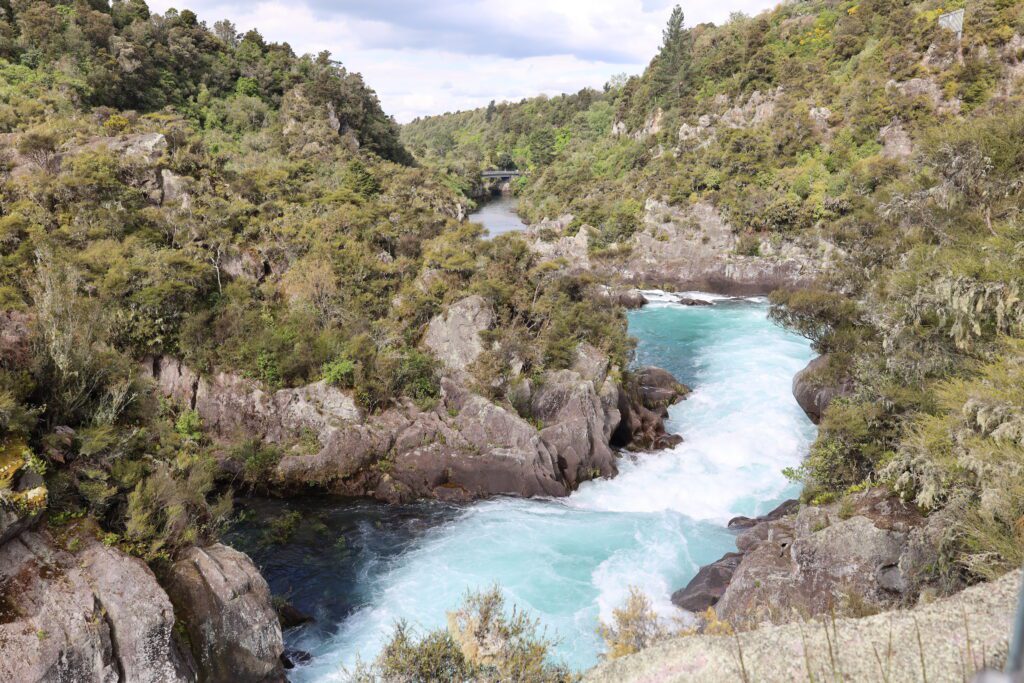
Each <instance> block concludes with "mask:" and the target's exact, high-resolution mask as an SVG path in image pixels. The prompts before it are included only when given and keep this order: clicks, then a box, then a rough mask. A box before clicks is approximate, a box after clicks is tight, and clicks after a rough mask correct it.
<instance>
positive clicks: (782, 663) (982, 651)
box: [583, 572, 1021, 683]
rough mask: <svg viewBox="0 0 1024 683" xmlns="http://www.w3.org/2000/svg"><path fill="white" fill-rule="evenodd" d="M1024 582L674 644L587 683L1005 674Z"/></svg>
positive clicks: (1016, 576) (601, 670)
mask: <svg viewBox="0 0 1024 683" xmlns="http://www.w3.org/2000/svg"><path fill="white" fill-rule="evenodd" d="M1020 580H1021V574H1020V572H1012V573H1010V574H1008V575H1006V576H1004V577H1003V578H1001V579H999V580H997V581H994V582H992V583H988V584H984V585H981V586H975V587H973V588H968V589H967V590H965V591H963V592H961V593H959V594H957V595H955V596H953V597H951V598H947V599H944V600H938V601H936V602H933V603H930V604H925V605H920V606H918V607H915V608H913V609H907V610H895V611H891V612H885V613H883V614H877V615H874V616H868V617H862V618H852V617H846V618H844V617H837V618H835V619H832V618H831V617H829V618H826V619H821V620H812V621H802V620H798V621H795V622H792V623H788V624H785V625H780V626H763V627H761V628H758V629H755V630H751V631H746V632H741V633H739V634H737V635H725V636H721V635H719V636H712V635H696V636H690V637H683V638H675V639H672V640H669V641H666V642H664V643H661V644H658V645H655V646H653V647H651V648H649V649H646V650H643V651H641V652H639V653H638V654H635V655H630V656H627V657H622V658H620V659H616V660H612V661H609V662H606V663H604V664H601V665H599V666H598V667H597V668H595V669H594V670H592V671H590V672H589V673H587V675H586V676H584V679H583V680H584V681H586V682H587V683H613V682H614V683H630V682H633V681H658V682H659V683H674V682H680V683H682V682H683V681H685V682H686V683H700V682H702V681H707V682H708V683H711V682H714V683H717V682H718V681H729V680H735V681H759V682H760V681H763V682H764V683H783V682H787V681H802V680H847V681H880V682H882V681H931V682H932V683H936V682H947V681H948V682H949V683H953V682H954V681H955V682H960V681H963V680H965V679H967V678H969V677H970V676H971V674H972V672H974V671H976V670H978V669H982V668H986V667H987V668H992V669H999V668H1001V666H1002V664H1003V662H1004V661H1005V659H1006V653H1007V650H1008V647H1009V643H1008V638H1009V633H1010V626H1011V620H1012V615H1013V613H1014V606H1015V605H1016V601H1017V592H1018V587H1019V585H1020Z"/></svg>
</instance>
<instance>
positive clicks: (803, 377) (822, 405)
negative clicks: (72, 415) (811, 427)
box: [793, 353, 853, 424]
mask: <svg viewBox="0 0 1024 683" xmlns="http://www.w3.org/2000/svg"><path fill="white" fill-rule="evenodd" d="M852 392H853V384H852V382H851V381H850V380H849V379H846V378H840V379H836V378H834V377H832V373H831V372H830V369H829V355H828V354H827V353H826V354H823V355H821V356H818V357H817V358H815V359H814V360H812V361H811V362H810V363H808V364H807V367H805V368H804V369H803V370H801V371H800V372H798V373H796V375H795V376H794V377H793V396H794V397H795V398H796V402H797V403H799V404H800V407H801V408H803V411H804V412H805V413H806V414H807V417H809V418H811V421H812V422H813V423H814V424H818V423H819V422H821V418H822V416H823V415H824V414H825V411H826V410H827V409H828V407H829V405H830V404H831V403H832V401H834V400H835V399H836V398H839V397H842V396H848V395H849V394H851V393H852Z"/></svg>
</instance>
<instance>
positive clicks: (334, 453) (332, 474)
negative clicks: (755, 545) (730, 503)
mask: <svg viewBox="0 0 1024 683" xmlns="http://www.w3.org/2000/svg"><path fill="white" fill-rule="evenodd" d="M473 299H474V297H471V298H470V299H467V300H463V301H461V302H458V303H456V304H455V305H453V306H452V307H451V308H450V309H449V311H447V312H446V313H444V314H442V315H440V316H438V317H437V318H435V320H434V321H433V322H432V323H431V325H430V327H429V331H428V334H427V337H426V343H427V344H428V347H429V348H430V349H431V350H432V351H433V352H435V353H436V354H437V355H438V356H439V357H440V358H442V359H443V360H444V362H445V365H446V368H447V370H446V372H447V373H448V374H449V377H447V378H445V379H443V380H442V382H441V396H440V400H439V401H438V403H437V404H436V405H435V406H434V407H433V408H431V409H426V410H425V409H421V408H419V407H417V406H416V405H415V404H414V403H412V402H411V401H403V402H401V403H399V404H398V405H395V406H393V407H391V408H388V409H386V410H384V411H383V412H380V413H376V414H367V413H364V412H363V411H362V410H360V409H359V408H357V407H356V404H355V402H354V400H353V399H352V396H351V392H348V391H343V390H341V389H338V388H336V387H333V386H330V385H328V384H326V383H325V382H317V383H315V384H311V385H308V386H304V387H299V388H296V389H282V390H279V391H276V392H268V391H265V390H264V389H263V388H262V387H261V386H260V385H259V384H258V383H256V382H252V381H250V380H246V379H244V378H241V377H239V376H237V375H232V374H227V373H218V374H215V375H212V376H210V377H200V376H199V375H197V374H196V373H195V372H193V371H192V370H191V369H190V368H188V367H186V366H184V365H182V364H181V363H180V362H179V361H178V360H176V359H173V358H166V357H164V358H150V359H147V360H146V361H144V363H143V364H142V365H141V370H142V373H143V374H144V375H147V376H149V377H150V378H152V380H153V381H154V383H155V384H156V388H157V390H158V392H159V393H161V394H162V395H164V396H167V397H171V398H173V399H174V400H176V401H178V402H179V403H181V404H183V405H186V406H189V407H191V408H192V409H194V410H195V411H196V412H197V413H198V414H199V416H200V417H201V418H202V420H203V424H204V426H205V427H206V428H207V429H209V430H210V431H211V432H212V434H213V435H214V436H215V437H217V438H218V439H220V440H222V441H224V442H237V441H239V440H244V439H253V438H256V439H260V440H262V441H265V442H268V443H271V444H274V445H276V446H278V447H279V448H280V449H281V450H282V457H281V459H280V461H279V462H278V463H277V464H276V467H275V468H274V470H273V472H272V475H271V477H270V479H269V480H266V481H260V482H258V483H259V485H260V486H264V487H266V488H270V489H274V490H279V491H288V490H298V489H302V488H306V487H317V488H321V489H326V490H328V491H332V492H334V493H338V494H343V495H349V496H371V497H374V498H377V499H380V500H385V501H393V502H394V501H407V500H412V499H416V498H424V497H426V498H439V499H445V500H470V499H473V498H479V497H485V496H492V495H499V494H508V495H517V496H525V497H529V496H538V495H543V496H564V495H567V494H568V493H569V492H570V491H571V490H573V489H574V488H575V487H576V486H577V485H579V483H580V482H582V481H585V480H587V479H592V478H594V477H598V476H613V475H614V474H615V473H616V471H617V470H616V465H615V457H616V456H615V453H614V450H613V447H619V446H628V445H634V446H635V447H640V448H652V447H664V446H668V445H671V443H672V442H671V440H669V439H666V438H665V437H666V435H665V430H664V423H663V420H664V417H665V415H666V413H665V407H666V406H667V405H668V404H670V403H672V402H674V401H676V400H678V399H679V398H681V397H682V396H684V395H685V391H686V390H685V388H682V387H681V385H678V384H677V383H676V382H675V381H674V380H673V379H672V378H671V376H670V375H669V376H668V379H667V380H666V379H665V378H664V377H662V376H661V375H658V377H659V378H660V384H659V386H652V387H645V386H639V387H638V388H637V389H636V390H630V391H624V389H623V387H622V385H621V383H620V382H619V381H618V380H617V379H615V377H614V376H613V373H612V370H613V369H612V368H611V367H610V364H609V360H608V358H607V357H606V356H605V355H604V354H602V353H601V352H600V351H598V350H597V349H594V348H590V347H586V346H585V345H584V346H581V347H580V349H579V351H578V357H577V360H576V362H575V363H574V365H573V366H572V367H571V368H569V369H566V370H559V371H554V372H547V373H545V374H544V376H543V377H542V378H541V381H540V382H538V383H537V384H536V385H534V384H532V383H531V382H530V381H529V380H528V379H525V378H524V379H523V381H521V382H520V383H519V384H518V386H517V389H516V391H517V395H516V401H517V403H519V404H520V405H522V406H523V408H520V410H525V411H526V412H528V417H529V418H530V420H532V422H531V421H530V420H527V419H526V418H524V417H523V416H521V415H520V413H519V412H517V410H516V409H514V408H513V407H512V406H511V405H509V404H508V403H507V402H505V403H496V402H493V401H490V400H488V399H486V398H484V397H483V396H481V395H479V394H477V393H475V392H473V391H472V390H470V389H469V388H467V386H466V380H467V372H466V369H467V368H468V367H469V366H470V365H471V363H472V362H473V360H474V359H475V357H476V356H477V355H479V353H480V352H481V350H482V348H483V347H482V344H481V343H480V341H479V336H478V335H479V332H480V331H481V330H482V329H483V328H484V326H486V324H487V320H489V318H487V316H485V315H483V314H482V313H481V311H482V310H483V309H482V308H481V306H480V305H479V304H480V302H479V301H473ZM475 299H479V297H475ZM470 309H472V310H470ZM474 311H475V312H474ZM661 372H662V374H664V375H668V373H664V371H661ZM648 374H650V373H648ZM643 376H646V375H643ZM651 381H652V382H653V381H654V380H651ZM652 392H660V393H659V394H658V396H659V402H657V405H650V406H649V405H647V404H649V403H650V402H651V400H653V399H650V396H651V395H653V393H652ZM304 435H313V436H314V437H315V444H314V446H313V447H312V449H310V448H309V445H308V441H309V439H308V438H307V439H306V440H305V441H306V442H307V443H306V445H305V446H301V445H300V441H303V436H304ZM221 463H222V466H223V468H224V469H225V470H226V471H228V472H232V473H236V474H237V473H239V471H240V469H241V467H242V465H241V463H238V462H236V461H232V460H231V459H230V458H224V459H222V461H221Z"/></svg>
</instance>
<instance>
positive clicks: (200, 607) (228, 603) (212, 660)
mask: <svg viewBox="0 0 1024 683" xmlns="http://www.w3.org/2000/svg"><path fill="white" fill-rule="evenodd" d="M167 592H168V594H169V595H170V596H171V600H172V601H173V602H174V605H175V607H176V608H177V612H178V614H179V615H180V616H181V619H182V621H183V623H184V626H185V630H186V631H187V633H188V641H189V643H190V645H191V649H192V656H193V658H194V660H195V663H196V667H197V669H198V673H199V677H200V679H201V680H208V681H237V682H238V683H250V682H251V683H261V682H269V681H282V682H283V681H284V680H285V677H284V669H283V666H282V664H281V654H282V653H283V652H284V642H283V640H282V637H281V626H280V624H279V623H278V620H277V614H276V613H275V612H274V608H273V605H272V604H271V596H270V588H269V587H268V586H267V582H266V581H265V580H264V579H263V577H262V576H260V573H259V570H257V569H256V567H255V565H253V563H252V560H250V559H249V558H248V556H246V555H245V554H244V553H240V552H238V551H237V550H234V549H232V548H229V547H227V546H225V545H221V544H219V543H218V544H215V545H212V546H210V547H208V548H190V549H189V550H188V551H187V552H186V553H185V555H184V556H183V557H182V558H181V559H180V560H179V561H177V562H176V563H175V564H174V565H173V567H172V568H171V571H170V575H169V577H168V579H167Z"/></svg>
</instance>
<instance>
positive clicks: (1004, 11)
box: [403, 0, 1024, 585]
mask: <svg viewBox="0 0 1024 683" xmlns="http://www.w3.org/2000/svg"><path fill="white" fill-rule="evenodd" d="M964 4H965V3H963V2H957V1H955V0H954V1H952V2H942V3H940V2H938V1H937V0H925V1H920V2H918V1H910V0H899V1H896V2H893V1H892V0H861V1H859V2H858V1H856V0H805V1H800V2H796V1H794V2H788V3H784V4H782V5H780V6H779V7H777V8H776V9H775V10H772V11H769V12H766V13H764V14H761V15H759V16H757V17H746V16H740V15H737V16H734V17H733V18H732V19H731V20H730V21H729V22H728V23H726V24H725V25H723V26H720V27H716V26H711V25H699V26H695V27H692V28H686V27H685V26H684V25H683V17H682V15H681V13H680V12H678V11H677V12H675V13H674V14H673V15H672V17H671V19H670V21H669V24H668V26H667V27H666V30H665V32H664V43H663V45H662V48H661V50H660V51H659V54H658V55H657V56H655V58H654V59H653V60H652V62H651V63H650V65H649V67H648V68H647V70H646V71H645V72H644V74H643V75H641V76H638V77H634V78H630V79H628V80H623V79H616V80H615V81H614V82H611V83H609V84H608V85H607V86H606V88H605V90H604V92H596V91H583V92H580V93H578V94H575V95H569V96H562V97H555V98H550V99H548V98H537V99H533V100H528V101H524V102H521V103H515V104H508V103H504V104H496V105H493V106H491V107H488V108H486V109H480V110H477V111H471V112H460V113H456V114H451V115H446V116H440V117H432V118H427V119H423V120H419V121H416V122H414V123H413V124H411V125H409V126H406V127H405V128H404V130H403V139H404V140H405V142H406V144H407V146H408V147H409V148H410V150H412V151H413V153H414V154H415V155H416V156H417V157H418V158H419V159H421V160H423V161H424V163H428V164H432V165H435V166H437V167H438V168H442V169H444V170H446V171H448V172H449V173H451V174H452V175H453V176H454V177H458V178H461V179H462V182H463V184H465V183H466V182H467V180H466V179H467V178H468V177H469V176H470V175H471V174H473V173H474V172H475V169H476V168H477V167H478V166H492V165H493V166H511V165H516V166H518V167H520V168H523V169H526V170H528V171H529V173H528V175H527V176H525V177H523V178H522V179H521V180H520V181H519V184H518V186H517V188H516V189H517V190H518V191H519V193H520V194H521V196H522V197H523V203H522V206H523V209H522V211H523V212H524V214H525V215H526V216H527V217H528V218H531V219H537V218H540V217H542V216H556V215H560V214H562V213H564V212H569V213H572V214H573V215H574V216H575V220H574V221H573V222H572V223H571V224H570V225H569V226H568V228H567V229H566V232H567V233H569V234H571V233H572V232H574V231H575V230H576V229H577V228H578V227H579V226H580V225H581V224H583V223H589V224H591V225H592V226H594V227H595V228H596V229H597V230H598V232H599V237H600V238H599V239H598V240H592V241H591V246H592V248H595V246H596V247H597V248H602V247H606V246H608V245H613V244H616V243H624V244H627V248H628V238H629V237H630V235H632V234H633V233H634V232H635V231H636V230H638V229H639V228H640V226H641V220H640V219H641V212H642V207H643V204H644V201H645V200H646V198H648V197H651V196H654V197H659V198H664V199H667V200H669V201H670V202H672V203H673V204H676V205H686V204H687V203H689V202H694V201H697V200H705V201H710V202H712V203H713V204H714V205H715V206H716V207H717V208H718V209H719V211H721V212H722V213H723V214H724V215H725V216H726V217H727V218H728V219H729V221H730V223H731V224H732V226H733V229H734V230H735V231H736V232H737V233H738V234H739V236H740V237H741V239H740V241H739V244H740V245H741V247H740V249H739V251H742V252H744V253H747V251H748V250H747V247H744V246H743V245H748V246H749V247H750V252H751V253H750V255H756V248H757V244H758V242H760V238H762V237H766V236H767V237H771V238H772V239H773V241H774V242H776V243H778V242H780V241H788V240H803V241H812V242H814V243H817V244H819V245H820V244H827V245H828V246H830V247H832V250H831V253H832V255H833V256H834V257H835V259H836V264H835V267H830V268H828V269H827V270H826V271H824V272H823V273H822V276H821V279H820V282H819V283H818V284H817V285H816V286H815V287H812V288H809V289H806V290H801V291H796V292H777V293H776V294H775V295H774V297H773V303H774V307H773V315H774V316H775V317H776V318H777V319H778V320H780V321H781V322H783V323H785V324H787V325H791V326H793V327H794V328H795V329H797V330H799V331H801V332H802V333H804V334H806V335H807V336H808V337H809V338H810V339H812V340H813V342H814V345H815V347H816V349H817V350H819V351H821V352H825V353H828V354H830V356H829V358H830V362H829V364H828V367H827V369H826V370H825V371H823V372H822V373H821V375H820V376H819V377H818V378H817V381H819V382H823V383H840V382H841V381H843V380H846V382H847V383H848V385H849V386H850V388H851V391H850V393H849V395H848V396H846V397H844V398H843V399H841V400H837V401H835V402H834V403H833V405H832V406H831V408H830V409H829V410H828V412H827V414H826V415H825V417H824V419H823V422H822V424H821V430H820V435H819V438H818V440H817V442H816V443H815V445H814V447H813V449H812V452H811V454H810V457H809V458H808V459H807V462H806V464H805V466H804V467H803V468H802V469H801V470H800V471H799V472H795V473H794V476H797V477H798V478H799V479H800V480H801V481H803V482H804V483H805V497H806V498H807V499H808V500H810V501H815V500H818V501H823V500H828V499H831V498H834V497H836V496H842V495H844V494H845V493H847V492H849V491H851V490H855V489H857V488H861V487H863V486H866V485H869V484H877V483H882V484H885V485H888V486H891V487H892V488H893V489H894V490H895V491H897V492H899V493H900V494H901V495H903V496H905V497H906V499H908V500H912V501H914V502H915V503H916V504H917V505H919V506H920V507H921V508H922V509H923V510H925V511H928V512H930V513H932V514H933V515H937V516H938V519H940V520H948V523H947V524H945V526H943V525H942V524H938V525H936V527H937V528H940V529H943V533H944V536H943V537H942V538H941V539H939V541H938V542H939V543H940V545H941V547H942V554H941V559H940V561H939V562H938V563H936V566H935V567H934V568H933V569H934V570H935V573H936V575H939V576H941V577H942V578H944V579H946V580H948V581H950V582H951V585H952V584H956V583H958V582H960V581H963V580H968V581H970V580H977V579H978V578H983V577H986V576H991V575H993V574H997V573H1000V572H1002V571H1005V570H1006V569H1008V568H1011V567H1013V566H1019V565H1020V563H1021V561H1022V560H1024V495H1022V491H1024V488H1022V487H1024V435H1022V434H1024V432H1022V430H1021V424H1022V420H1024V396H1022V394H1021V393H1020V389H1019V387H1020V379H1021V377H1020V373H1021V365H1020V364H1021V362H1022V361H1021V358H1022V356H1021V348H1022V347H1021V342H1020V338H1021V337H1022V336H1024V301H1022V297H1021V287H1022V281H1024V225H1022V223H1021V212H1020V209H1021V206H1022V199H1024V197H1022V192H1024V182H1022V178H1024V146H1022V145H1021V144H1020V140H1021V139H1024V138H1022V136H1024V116H1022V115H1021V114H1020V109H1021V104H1022V101H1024V96H1022V93H1021V66H1020V64H1021V60H1022V58H1024V54H1022V53H1024V41H1022V39H1021V35H1022V34H1024V4H1021V3H1020V2H1016V1H1014V0H978V1H977V2H971V3H969V6H968V7H967V14H966V24H965V28H964V33H963V37H962V41H959V42H958V40H957V36H956V34H954V33H952V32H951V31H948V30H946V29H943V28H941V27H940V26H939V25H938V24H937V19H938V17H939V16H940V15H941V14H942V13H943V12H947V11H950V10H953V9H957V8H960V7H963V6H964ZM743 238H758V239H743Z"/></svg>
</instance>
